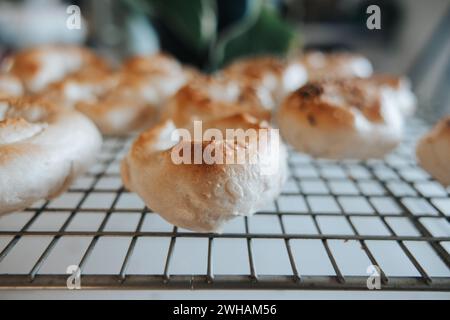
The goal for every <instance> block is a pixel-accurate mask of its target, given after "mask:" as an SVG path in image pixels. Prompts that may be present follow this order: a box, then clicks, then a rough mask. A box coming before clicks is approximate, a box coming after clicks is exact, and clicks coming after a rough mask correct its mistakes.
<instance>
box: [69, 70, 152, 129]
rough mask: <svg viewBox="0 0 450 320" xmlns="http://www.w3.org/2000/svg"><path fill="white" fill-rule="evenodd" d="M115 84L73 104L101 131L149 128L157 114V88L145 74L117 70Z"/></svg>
mask: <svg viewBox="0 0 450 320" xmlns="http://www.w3.org/2000/svg"><path fill="white" fill-rule="evenodd" d="M117 79H118V84H117V85H115V86H113V87H112V88H111V89H110V90H108V91H106V92H105V93H103V94H102V95H99V96H94V98H93V99H90V100H82V101H79V102H77V103H76V104H75V108H76V109H77V110H79V111H81V112H83V113H84V114H85V115H87V116H88V117H89V118H91V119H92V120H93V121H94V123H95V124H96V125H97V126H98V128H99V129H100V131H101V132H102V133H103V134H108V135H125V134H129V133H132V132H134V131H137V130H142V129H145V128H148V127H150V126H152V125H154V124H155V123H156V121H157V120H158V118H159V112H160V106H159V103H160V100H159V93H158V90H157V88H156V87H155V86H154V85H153V82H152V81H149V79H148V76H147V75H142V74H132V73H123V72H122V73H120V74H119V75H117Z"/></svg>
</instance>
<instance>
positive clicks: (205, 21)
mask: <svg viewBox="0 0 450 320" xmlns="http://www.w3.org/2000/svg"><path fill="white" fill-rule="evenodd" d="M127 1H128V2H142V5H143V6H142V7H144V8H145V7H146V8H150V9H147V11H151V12H150V13H151V14H152V15H157V16H158V17H159V18H160V19H161V20H162V21H164V24H165V25H166V26H167V27H168V28H170V30H171V31H172V32H173V33H174V34H176V35H177V36H178V38H179V39H180V40H181V41H182V42H184V43H185V44H186V45H187V46H188V47H192V48H193V49H194V50H195V51H199V52H200V51H203V50H206V49H209V46H210V44H211V42H212V41H214V39H215V37H216V28H217V15H216V12H215V1H214V0H127Z"/></svg>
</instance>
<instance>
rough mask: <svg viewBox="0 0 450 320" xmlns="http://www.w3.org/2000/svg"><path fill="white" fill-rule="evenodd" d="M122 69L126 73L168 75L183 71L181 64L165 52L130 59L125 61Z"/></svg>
mask: <svg viewBox="0 0 450 320" xmlns="http://www.w3.org/2000/svg"><path fill="white" fill-rule="evenodd" d="M122 68H123V70H124V71H125V72H132V73H146V74H167V73H173V72H177V71H180V72H181V71H182V66H181V64H180V63H179V62H178V61H177V60H175V58H173V57H172V56H171V55H169V54H167V53H164V52H161V53H157V54H153V55H148V56H133V57H130V58H128V59H127V60H125V61H124V63H123V66H122Z"/></svg>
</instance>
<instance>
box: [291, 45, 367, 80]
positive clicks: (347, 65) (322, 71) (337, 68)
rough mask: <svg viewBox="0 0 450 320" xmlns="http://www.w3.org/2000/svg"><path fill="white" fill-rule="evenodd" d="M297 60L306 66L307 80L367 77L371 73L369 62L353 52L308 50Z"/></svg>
mask: <svg viewBox="0 0 450 320" xmlns="http://www.w3.org/2000/svg"><path fill="white" fill-rule="evenodd" d="M298 61H299V62H300V63H301V64H302V65H303V66H304V67H305V68H306V70H307V72H308V80H309V81H320V80H327V79H328V80H331V79H335V80H337V79H346V78H353V77H367V76H370V75H371V74H372V66H371V64H370V62H369V61H368V60H367V59H366V58H365V57H364V56H362V55H360V54H355V53H349V52H332V53H324V52H320V51H310V52H306V53H304V54H303V55H302V56H300V58H299V59H298Z"/></svg>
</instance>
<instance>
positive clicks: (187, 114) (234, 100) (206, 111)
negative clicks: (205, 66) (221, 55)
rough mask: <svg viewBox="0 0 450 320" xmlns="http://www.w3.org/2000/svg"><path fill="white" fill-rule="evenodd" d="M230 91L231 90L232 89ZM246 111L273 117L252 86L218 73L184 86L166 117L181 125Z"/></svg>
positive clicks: (170, 104)
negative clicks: (223, 76)
mask: <svg viewBox="0 0 450 320" xmlns="http://www.w3.org/2000/svg"><path fill="white" fill-rule="evenodd" d="M228 91H229V92H228ZM242 112H246V113H248V114H251V115H252V116H254V117H256V118H258V119H261V120H269V119H270V112H269V111H268V110H266V109H264V108H263V107H262V105H261V102H260V100H259V98H258V97H257V96H256V93H255V92H254V91H253V90H252V89H251V88H250V87H240V86H239V85H238V84H237V83H234V82H229V81H228V80H225V79H220V78H215V77H206V76H204V77H201V78H197V79H196V80H194V81H191V82H190V83H188V84H186V85H185V86H183V87H182V88H181V89H180V90H178V92H177V93H176V94H175V95H174V96H173V97H172V98H171V99H170V100H169V102H168V104H167V105H166V106H165V108H164V109H163V112H162V116H161V117H162V119H172V120H173V121H174V123H175V124H176V125H177V126H180V127H186V126H189V125H190V124H191V123H192V121H194V120H204V121H206V120H211V119H217V118H221V117H226V116H230V115H234V114H238V113H242Z"/></svg>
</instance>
